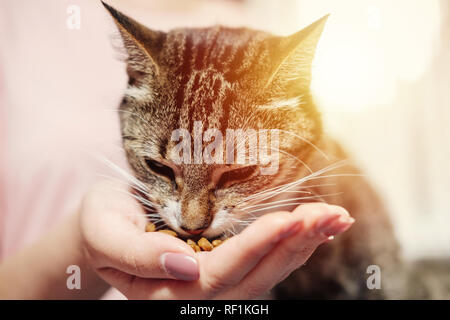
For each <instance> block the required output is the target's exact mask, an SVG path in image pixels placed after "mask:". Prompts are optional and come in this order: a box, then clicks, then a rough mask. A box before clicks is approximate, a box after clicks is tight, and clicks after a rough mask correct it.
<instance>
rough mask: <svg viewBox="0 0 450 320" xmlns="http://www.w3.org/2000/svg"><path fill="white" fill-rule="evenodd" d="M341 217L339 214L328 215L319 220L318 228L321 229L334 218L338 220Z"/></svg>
mask: <svg viewBox="0 0 450 320" xmlns="http://www.w3.org/2000/svg"><path fill="white" fill-rule="evenodd" d="M339 217H340V215H339V214H332V215H326V216H324V217H321V218H320V219H319V220H317V223H316V229H318V230H320V229H322V228H323V227H325V226H327V225H329V224H330V223H331V222H333V221H334V220H337V219H338V218H339Z"/></svg>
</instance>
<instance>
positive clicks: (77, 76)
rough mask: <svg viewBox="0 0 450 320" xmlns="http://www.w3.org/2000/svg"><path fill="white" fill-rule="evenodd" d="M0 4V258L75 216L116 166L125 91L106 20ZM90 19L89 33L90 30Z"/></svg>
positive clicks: (92, 8) (95, 14)
mask: <svg viewBox="0 0 450 320" xmlns="http://www.w3.org/2000/svg"><path fill="white" fill-rule="evenodd" d="M66 8H67V3H65V2H64V1H46V2H45V3H43V2H41V1H26V2H21V1H1V2H0V48H1V50H0V261H1V260H3V259H5V258H7V257H8V256H9V255H11V254H12V253H14V252H15V251H17V250H18V249H20V248H22V247H24V246H26V245H29V244H30V243H32V242H33V241H35V240H36V239H37V238H38V237H39V236H40V235H42V234H43V233H45V232H46V231H47V230H48V229H49V228H50V227H52V225H54V224H55V223H57V222H58V221H59V220H60V219H61V217H63V216H66V215H68V214H71V213H73V212H74V211H75V210H76V209H77V206H78V205H79V203H80V199H81V197H82V195H83V194H84V192H85V191H86V189H87V188H88V187H89V186H90V185H91V184H93V183H94V182H95V181H96V180H99V179H104V177H102V176H101V175H105V174H106V175H110V176H111V175H113V173H112V172H111V171H110V170H108V169H107V167H106V166H105V165H104V164H103V163H102V162H101V161H100V160H98V159H97V157H102V156H104V157H107V158H108V159H111V160H112V161H114V162H115V163H118V164H120V165H121V166H122V167H123V166H124V158H123V155H122V153H121V150H120V131H119V125H118V116H117V112H116V108H117V106H118V104H119V102H120V99H121V95H122V92H123V90H124V88H125V85H126V75H125V66H124V64H123V63H122V62H120V61H118V60H117V59H115V56H116V53H115V52H114V49H113V48H112V46H111V42H110V38H109V36H110V34H111V32H112V31H113V29H112V25H111V23H110V21H109V17H108V15H107V14H105V12H104V11H103V8H102V7H100V6H98V3H97V2H96V1H84V2H83V6H82V9H83V11H82V20H81V29H80V30H70V29H68V28H67V27H66V18H67V13H66ZM94 22H95V27H93V26H92V25H91V26H90V25H89V24H92V23H94Z"/></svg>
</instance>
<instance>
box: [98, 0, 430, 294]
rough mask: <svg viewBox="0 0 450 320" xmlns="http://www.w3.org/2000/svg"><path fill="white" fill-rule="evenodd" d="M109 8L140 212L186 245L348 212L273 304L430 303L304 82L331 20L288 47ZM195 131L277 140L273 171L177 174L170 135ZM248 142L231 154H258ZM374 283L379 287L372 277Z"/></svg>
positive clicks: (181, 165)
mask: <svg viewBox="0 0 450 320" xmlns="http://www.w3.org/2000/svg"><path fill="white" fill-rule="evenodd" d="M104 6H105V7H106V9H107V10H108V11H109V13H110V14H111V16H112V17H113V20H114V22H115V24H116V25H117V27H118V29H119V33H120V35H121V38H122V40H123V46H124V49H125V51H126V54H127V60H126V63H127V74H128V78H129V81H128V87H127V89H126V91H125V95H124V98H123V100H122V102H121V104H120V108H119V114H120V124H121V130H122V137H123V148H124V150H125V153H126V156H127V159H128V162H129V165H130V167H131V169H132V171H133V173H134V175H135V177H136V178H137V179H138V181H140V184H141V185H143V186H144V187H145V189H146V190H148V191H146V194H145V197H146V198H145V199H143V202H144V204H145V205H147V206H150V208H149V210H153V211H154V212H156V213H157V215H158V217H160V221H163V223H164V224H165V225H167V226H169V227H170V228H171V229H173V230H175V231H176V232H177V233H179V234H180V235H182V236H190V235H202V236H205V237H208V238H210V239H212V238H215V237H220V236H221V235H222V234H223V233H224V231H226V232H228V233H234V232H239V230H240V229H242V228H243V227H244V226H245V225H246V224H248V223H250V222H251V221H252V219H253V217H254V216H259V215H261V214H264V213H265V212H269V211H271V210H272V211H273V210H292V209H293V208H294V207H296V206H297V205H298V204H301V203H304V202H311V201H325V200H326V202H327V203H330V204H336V205H340V206H343V207H344V208H346V209H347V210H348V211H349V212H350V213H351V215H352V216H353V217H354V218H355V219H356V223H355V224H354V226H353V227H352V228H351V229H350V230H349V231H348V232H346V233H344V234H342V235H340V236H339V237H337V238H336V239H335V240H333V241H331V242H330V243H328V244H326V245H322V246H320V247H319V248H318V249H317V250H316V252H315V253H314V254H313V255H312V257H311V258H310V260H309V261H308V262H307V263H306V265H304V266H303V267H301V268H300V269H298V270H296V271H294V272H293V273H292V274H291V275H290V276H289V277H288V278H287V279H285V280H284V281H283V282H281V283H280V284H279V285H277V286H276V287H275V288H274V289H273V290H272V296H273V297H274V298H278V299H301V298H307V299H398V298H425V297H429V296H430V293H429V290H428V289H427V287H426V285H425V284H424V283H422V282H420V281H419V280H417V279H416V281H415V282H414V281H411V277H412V275H413V273H410V272H409V271H407V270H408V266H407V265H406V264H405V263H404V262H403V261H402V259H401V256H400V248H399V245H398V241H397V240H396V237H395V234H394V231H393V227H392V225H391V222H390V220H389V216H388V214H387V212H386V209H385V208H384V205H383V203H382V201H381V199H380V197H379V196H378V195H377V193H376V192H375V191H374V190H373V188H372V187H371V185H370V184H369V182H368V181H367V180H366V179H365V178H364V177H363V175H361V172H360V171H359V169H358V168H357V167H356V166H355V165H354V164H352V162H351V161H350V160H348V156H347V154H346V153H345V151H344V150H343V148H342V147H341V146H340V145H339V143H338V142H337V141H335V140H334V139H333V138H332V137H330V136H329V135H327V134H326V132H325V130H324V128H323V126H322V121H321V115H320V112H319V111H318V108H317V107H316V105H315V103H314V100H313V97H312V95H311V92H310V82H311V63H312V60H313V58H314V52H315V49H316V45H317V43H318V41H319V38H320V35H321V33H322V30H323V28H324V25H325V22H326V19H327V17H324V18H322V19H320V20H318V21H316V22H314V23H313V24H311V25H310V26H308V27H306V28H305V29H303V30H301V31H299V32H297V33H295V34H293V35H291V36H287V37H280V36H275V35H272V34H270V33H267V32H264V31H258V30H252V29H248V28H228V27H224V26H213V27H208V28H184V29H183V28H180V29H174V30H172V31H170V32H162V31H155V30H151V29H149V28H147V27H145V26H143V25H142V24H140V23H138V22H137V21H135V20H133V19H132V18H130V17H128V16H126V15H124V14H122V13H120V12H119V11H117V10H115V9H114V8H112V7H111V6H109V5H107V4H105V3H104ZM196 123H200V124H201V129H202V130H206V129H215V130H216V131H219V132H220V133H222V134H223V136H225V135H226V132H227V129H235V130H238V129H242V130H246V129H252V130H263V131H264V130H277V132H278V136H277V138H278V145H277V146H275V147H274V148H272V145H271V147H267V148H266V149H271V150H270V151H271V152H272V153H271V154H275V153H277V154H278V157H279V165H278V168H277V172H276V173H275V174H270V175H263V174H260V165H259V164H250V165H236V164H232V163H231V164H230V163H224V162H221V161H220V160H221V157H222V153H220V152H219V151H218V150H215V156H217V158H216V160H219V161H216V162H215V163H205V162H201V163H192V162H189V163H185V162H183V161H182V162H178V163H177V162H176V161H175V160H174V158H175V157H176V156H177V155H178V154H179V151H180V150H179V149H178V147H177V146H178V144H177V143H178V141H177V140H176V139H175V140H174V139H173V132H177V130H182V132H184V133H187V134H190V135H192V136H194V135H195V134H196V133H195V132H194V131H195V130H196V127H197V125H196ZM259 132H261V131H259ZM247 138H248V139H249V140H248V141H246V140H245V137H244V138H243V139H244V140H241V141H238V144H240V145H241V146H243V145H244V146H247V147H248V148H249V150H253V149H254V148H255V144H254V143H251V140H250V138H251V137H247ZM215 139H217V136H215ZM274 139H275V138H270V140H271V142H272V140H273V141H274ZM214 141H216V140H214ZM200 143H201V140H200ZM190 145H191V142H190V140H189V143H188V147H190ZM252 148H253V149H252ZM188 149H189V148H188ZM189 150H190V149H189ZM260 151H268V150H260ZM197 152H198V151H197ZM249 152H250V151H249ZM267 153H269V152H267ZM201 154H202V148H200V155H201ZM183 159H184V158H183ZM188 159H191V160H192V157H191V156H188ZM343 160H346V161H347V162H342V161H343ZM344 164H345V165H344ZM141 191H142V188H141ZM141 199H142V198H141ZM377 272H378V273H380V274H379V275H378V276H380V277H381V278H380V279H381V280H382V281H381V283H379V281H378V284H377V281H375V282H373V279H374V278H371V277H373V276H377V274H372V273H377ZM371 281H372V282H371ZM410 283H414V285H413V286H412V285H410Z"/></svg>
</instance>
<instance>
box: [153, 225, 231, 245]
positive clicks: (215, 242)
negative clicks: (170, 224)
mask: <svg viewBox="0 0 450 320" xmlns="http://www.w3.org/2000/svg"><path fill="white" fill-rule="evenodd" d="M145 232H162V233H165V234H168V235H170V236H174V237H178V234H177V233H176V232H175V231H173V230H169V229H163V230H156V226H155V224H154V223H152V222H148V223H147V225H146V226H145ZM225 240H227V239H224V240H219V239H216V240H213V241H212V242H209V240H208V239H206V238H201V239H200V240H198V241H197V242H195V241H194V240H192V239H187V240H186V243H187V244H188V245H189V246H190V247H191V248H192V249H193V250H194V251H195V252H200V251H211V250H213V249H214V248H216V247H218V246H220V245H221V244H222V243H223V242H224V241H225Z"/></svg>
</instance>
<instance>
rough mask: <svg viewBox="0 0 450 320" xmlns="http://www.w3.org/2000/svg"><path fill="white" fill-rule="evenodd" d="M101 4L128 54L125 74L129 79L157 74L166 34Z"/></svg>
mask: <svg viewBox="0 0 450 320" xmlns="http://www.w3.org/2000/svg"><path fill="white" fill-rule="evenodd" d="M102 4H103V5H104V6H105V8H106V9H107V10H108V11H109V13H110V14H111V16H112V17H113V19H114V22H115V24H116V25H117V28H118V29H119V32H120V35H121V37H122V41H123V45H124V47H125V50H126V51H127V54H128V59H127V63H128V66H127V72H128V75H129V76H130V78H131V79H133V78H135V77H139V76H140V75H143V74H152V75H155V76H156V75H157V74H158V73H159V67H158V61H157V57H158V55H159V52H160V51H161V49H162V46H163V43H164V40H165V37H166V34H165V33H164V32H161V31H153V30H151V29H149V28H147V27H145V26H143V25H142V24H140V23H139V22H137V21H135V20H133V19H131V18H130V17H127V16H126V15H124V14H123V13H121V12H119V11H117V10H116V9H114V8H113V7H111V6H110V5H108V4H106V3H104V2H103V1H102Z"/></svg>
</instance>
